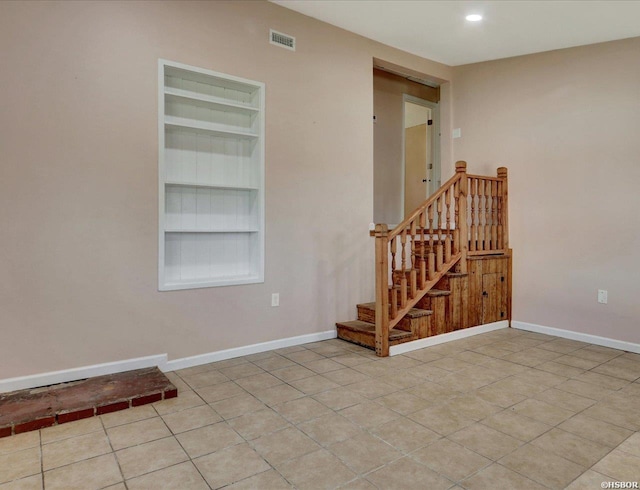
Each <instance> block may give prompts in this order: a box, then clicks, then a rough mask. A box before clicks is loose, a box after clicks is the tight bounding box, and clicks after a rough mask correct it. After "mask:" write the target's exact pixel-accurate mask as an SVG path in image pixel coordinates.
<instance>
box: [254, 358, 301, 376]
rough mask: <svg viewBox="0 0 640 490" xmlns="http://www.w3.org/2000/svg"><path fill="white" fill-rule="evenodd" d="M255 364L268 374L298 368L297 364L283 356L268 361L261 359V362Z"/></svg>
mask: <svg viewBox="0 0 640 490" xmlns="http://www.w3.org/2000/svg"><path fill="white" fill-rule="evenodd" d="M254 364H255V365H256V366H259V367H261V368H262V369H264V370H265V371H268V372H273V371H275V370H276V369H282V368H286V367H291V366H296V363H295V362H293V361H291V360H289V359H287V358H286V357H282V356H273V357H269V358H267V359H261V360H259V361H254Z"/></svg>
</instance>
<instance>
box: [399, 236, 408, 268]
mask: <svg viewBox="0 0 640 490" xmlns="http://www.w3.org/2000/svg"><path fill="white" fill-rule="evenodd" d="M400 245H401V247H402V253H401V255H400V259H401V261H402V264H401V265H402V272H403V273H404V271H406V270H407V255H406V247H407V229H406V228H405V229H404V230H402V233H400Z"/></svg>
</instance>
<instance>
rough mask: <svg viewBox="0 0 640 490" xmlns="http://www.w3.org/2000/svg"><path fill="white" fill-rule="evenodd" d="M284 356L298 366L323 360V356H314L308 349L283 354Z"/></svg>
mask: <svg viewBox="0 0 640 490" xmlns="http://www.w3.org/2000/svg"><path fill="white" fill-rule="evenodd" d="M284 356H285V357H287V358H289V359H291V360H292V361H294V362H297V363H298V364H302V363H304V362H311V361H318V360H320V359H324V356H321V355H320V354H316V353H315V352H313V351H310V350H308V349H304V350H299V351H296V352H287V353H286V354H284Z"/></svg>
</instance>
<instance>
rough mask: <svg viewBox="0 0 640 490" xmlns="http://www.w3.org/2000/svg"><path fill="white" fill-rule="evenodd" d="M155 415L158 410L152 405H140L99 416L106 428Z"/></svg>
mask: <svg viewBox="0 0 640 490" xmlns="http://www.w3.org/2000/svg"><path fill="white" fill-rule="evenodd" d="M157 416H158V412H156V409H155V408H153V405H143V406H141V407H135V408H128V409H126V410H120V411H119V412H112V413H107V414H105V415H100V418H101V419H102V423H103V424H104V426H105V427H106V428H107V429H108V428H110V427H116V426H118V425H124V424H130V423H131V422H137V421H138V420H144V419H149V418H151V417H157Z"/></svg>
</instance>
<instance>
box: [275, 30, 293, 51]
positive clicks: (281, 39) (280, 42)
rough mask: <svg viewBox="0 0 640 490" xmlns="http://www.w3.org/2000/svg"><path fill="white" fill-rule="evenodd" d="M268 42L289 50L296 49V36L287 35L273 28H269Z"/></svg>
mask: <svg viewBox="0 0 640 490" xmlns="http://www.w3.org/2000/svg"><path fill="white" fill-rule="evenodd" d="M269 42H270V43H271V44H275V45H276V46H280V47H281V48H287V49H290V50H291V51H295V50H296V38H295V37H293V36H289V35H288V34H283V33H282V32H278V31H274V30H273V29H270V30H269Z"/></svg>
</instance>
